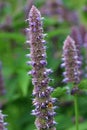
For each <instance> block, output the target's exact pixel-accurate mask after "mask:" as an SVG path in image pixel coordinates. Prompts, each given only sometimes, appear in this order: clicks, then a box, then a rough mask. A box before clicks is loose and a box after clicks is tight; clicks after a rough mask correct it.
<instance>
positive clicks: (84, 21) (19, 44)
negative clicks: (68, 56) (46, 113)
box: [0, 0, 87, 130]
mask: <svg viewBox="0 0 87 130" xmlns="http://www.w3.org/2000/svg"><path fill="white" fill-rule="evenodd" d="M33 4H34V5H35V6H36V7H37V8H38V9H39V10H40V11H41V14H42V17H44V20H43V27H44V32H45V33H47V37H46V40H47V61H48V65H47V67H48V68H52V69H53V71H54V72H53V74H52V75H51V78H52V79H53V80H52V82H51V83H50V85H52V86H53V87H54V88H55V92H54V93H53V94H52V96H53V97H56V98H57V103H56V106H58V108H57V110H56V112H57V115H56V117H55V119H56V121H57V123H58V124H57V126H56V127H57V130H75V116H74V102H73V96H70V95H68V94H66V89H65V88H66V87H67V88H68V86H69V85H68V86H67V85H66V84H64V83H62V80H63V75H62V72H63V71H64V70H63V69H62V68H61V67H60V65H61V62H62V61H61V57H62V46H63V41H64V40H65V38H66V36H67V35H69V34H71V32H72V28H73V27H77V28H78V29H77V30H79V31H77V33H76V35H77V36H78V38H77V41H78V40H79V38H82V42H81V54H82V59H83V66H82V71H83V72H84V73H83V76H82V81H81V84H80V87H81V89H83V91H84V92H82V93H81V94H80V95H79V98H78V99H79V124H80V130H87V92H86V89H87V88H86V87H87V81H86V80H87V78H86V76H84V75H86V70H87V67H86V66H87V62H85V61H86V60H87V57H86V56H87V53H86V51H87V50H86V49H87V48H84V43H85V44H87V36H86V34H87V30H86V26H87V0H0V61H1V62H2V71H0V73H1V76H3V81H0V87H1V88H0V91H1V93H0V108H1V109H2V110H3V113H4V114H6V115H8V116H7V117H6V118H5V121H6V122H8V125H7V128H8V130H35V126H34V120H35V117H33V116H31V110H32V109H33V105H32V99H33V97H32V90H33V86H32V82H31V77H30V76H28V75H27V72H28V71H29V70H30V69H31V67H29V66H27V65H26V62H27V61H28V59H27V58H26V57H25V55H26V54H27V53H29V49H27V45H26V44H25V41H26V31H25V28H27V27H28V26H29V25H28V23H27V22H25V20H26V19H27V18H28V13H29V10H30V8H31V6H32V5H33ZM80 35H81V37H80ZM1 82H4V83H1ZM1 84H3V85H1ZM2 90H3V92H2Z"/></svg>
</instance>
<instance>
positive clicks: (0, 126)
mask: <svg viewBox="0 0 87 130" xmlns="http://www.w3.org/2000/svg"><path fill="white" fill-rule="evenodd" d="M4 117H6V115H3V114H2V111H1V110H0V130H7V129H6V128H5V126H6V125H7V123H6V122H4Z"/></svg>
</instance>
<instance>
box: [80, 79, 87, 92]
mask: <svg viewBox="0 0 87 130" xmlns="http://www.w3.org/2000/svg"><path fill="white" fill-rule="evenodd" d="M79 88H80V89H85V90H87V79H83V80H82V81H81V82H80V84H79Z"/></svg>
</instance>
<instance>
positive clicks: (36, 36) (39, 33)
mask: <svg viewBox="0 0 87 130" xmlns="http://www.w3.org/2000/svg"><path fill="white" fill-rule="evenodd" d="M28 20H29V29H27V37H28V40H27V43H28V44H29V45H30V54H27V57H30V58H31V61H28V62H27V64H28V65H32V70H31V71H29V72H28V74H31V75H32V77H33V78H32V84H33V85H34V89H33V96H35V98H34V99H33V105H34V106H35V110H32V115H35V116H36V121H35V125H36V127H37V129H38V130H56V128H55V124H56V122H55V121H54V115H55V112H54V109H55V108H56V107H53V104H54V102H55V100H56V99H55V98H51V96H50V94H51V92H52V91H53V88H52V87H50V86H49V81H50V78H49V77H48V75H49V74H50V73H52V70H51V69H47V68H46V65H47V61H46V46H45V44H46V41H45V40H44V37H45V35H46V34H43V28H42V18H41V14H40V12H39V10H38V9H37V8H36V7H35V6H32V8H31V10H30V13H29V19H28Z"/></svg>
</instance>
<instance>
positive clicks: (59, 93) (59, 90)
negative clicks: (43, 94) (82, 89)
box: [52, 87, 67, 97]
mask: <svg viewBox="0 0 87 130" xmlns="http://www.w3.org/2000/svg"><path fill="white" fill-rule="evenodd" d="M66 91H67V88H66V87H64V88H61V87H57V88H56V89H55V90H54V92H53V93H52V96H53V97H61V96H62V95H65V94H66Z"/></svg>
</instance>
